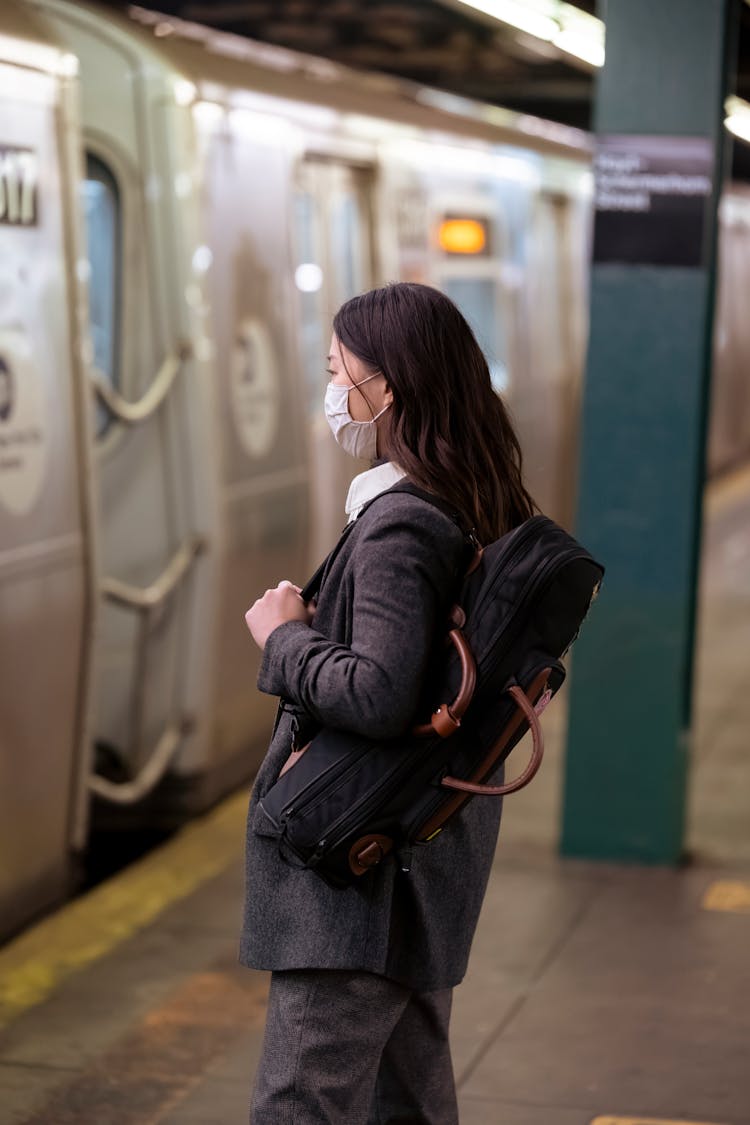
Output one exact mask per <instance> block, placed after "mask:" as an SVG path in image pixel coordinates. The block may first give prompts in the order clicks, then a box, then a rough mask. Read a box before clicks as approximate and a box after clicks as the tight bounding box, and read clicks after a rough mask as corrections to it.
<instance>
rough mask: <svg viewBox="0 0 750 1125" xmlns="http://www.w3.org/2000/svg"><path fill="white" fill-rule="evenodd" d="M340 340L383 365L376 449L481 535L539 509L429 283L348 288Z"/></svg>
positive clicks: (475, 367)
mask: <svg viewBox="0 0 750 1125" xmlns="http://www.w3.org/2000/svg"><path fill="white" fill-rule="evenodd" d="M333 330H334V332H335V334H336V336H337V338H338V340H339V342H340V343H341V344H343V345H344V347H346V348H348V350H349V351H350V352H353V354H354V355H356V356H357V358H358V359H360V360H361V361H362V362H363V363H364V364H365V366H366V367H367V368H368V369H370V371H371V372H376V371H382V372H383V374H384V375H385V377H386V380H387V382H388V385H389V386H390V388H391V390H392V391H393V405H392V406H391V407H390V409H389V410H387V411H386V412H385V414H383V416H382V417H381V419H380V421H379V423H378V440H379V448H380V452H381V454H382V455H383V456H386V457H389V458H390V459H391V460H392V461H394V462H395V463H396V464H397V465H399V466H400V467H401V468H402V469H403V470H404V472H405V473H406V475H407V477H408V478H409V479H410V480H412V481H413V482H414V484H416V485H417V486H419V487H420V488H424V489H426V490H427V491H428V492H434V493H436V494H437V495H438V496H441V497H443V499H445V500H446V501H448V503H450V504H452V505H453V506H454V507H455V508H456V510H457V511H458V512H459V513H460V514H461V516H462V517H463V518H464V519H465V520H466V521H467V522H468V524H469V525H470V526H471V527H473V528H474V529H475V531H476V534H477V537H478V538H479V540H480V542H482V543H489V542H491V541H492V540H493V539H496V538H498V537H499V536H500V535H502V534H504V532H506V531H509V530H510V529H511V528H513V527H516V526H517V525H518V524H519V523H522V522H523V520H525V519H528V518H529V517H530V516H532V515H533V514H534V512H535V511H536V510H538V509H537V507H536V504H535V503H534V500H533V499H532V497H531V496H530V495H529V493H528V492H527V491H526V489H525V487H524V484H523V479H522V471H521V470H522V456H521V447H520V445H519V443H518V438H517V437H516V433H515V430H514V428H513V424H512V422H511V420H510V417H509V415H508V411H507V410H506V407H505V406H504V404H503V402H502V400H501V399H500V397H499V396H498V395H497V394H496V392H495V391H494V389H493V387H492V383H491V381H490V372H489V368H488V366H487V360H486V359H485V358H484V355H483V354H482V351H481V349H480V347H479V345H478V343H477V341H476V339H475V338H474V333H473V332H472V330H471V328H470V327H469V325H468V324H467V323H466V320H465V319H464V317H463V316H462V315H461V313H460V312H459V310H458V309H457V308H456V306H455V305H454V304H453V302H452V301H451V300H450V299H449V298H448V297H446V296H445V294H444V293H441V292H440V291H439V290H437V289H432V288H431V287H430V286H428V285H417V284H415V283H412V282H397V283H394V284H391V285H386V286H384V287H383V288H382V289H372V290H370V292H369V293H363V294H361V296H358V297H353V298H352V299H351V300H350V301H347V302H346V304H344V305H342V306H341V308H340V309H339V311H338V312H337V313H336V316H335V317H334V320H333Z"/></svg>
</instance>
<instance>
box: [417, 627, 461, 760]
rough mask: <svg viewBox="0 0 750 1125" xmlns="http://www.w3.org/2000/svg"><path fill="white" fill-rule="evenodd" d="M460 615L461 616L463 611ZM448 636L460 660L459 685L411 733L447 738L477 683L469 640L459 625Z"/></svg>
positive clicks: (456, 723) (459, 720)
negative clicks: (429, 716) (426, 720)
mask: <svg viewBox="0 0 750 1125" xmlns="http://www.w3.org/2000/svg"><path fill="white" fill-rule="evenodd" d="M461 617H462V618H463V612H462V613H461ZM459 620H460V619H459ZM448 638H449V640H450V641H451V642H452V643H453V646H454V648H455V649H456V652H457V653H458V656H459V659H460V661H461V685H460V687H459V689H458V694H457V695H456V698H455V699H454V700H453V702H452V703H450V704H449V703H441V704H440V706H439V707H438V708H437V710H436V711H433V713H432V716H431V718H430V721H429V723H420V724H419V725H418V726H416V727H414V729H413V731H412V734H415V735H418V736H419V737H423V736H424V735H428V734H439V735H440V737H441V738H448V736H449V735H451V734H453V733H454V732H455V731H456V730H458V728H459V727H460V725H461V719H462V718H463V716H464V714H465V712H466V708H467V707H468V706H469V704H470V703H471V699H472V696H473V695H474V688H475V687H476V683H477V666H476V663H475V661H474V654H473V653H472V651H471V649H470V648H469V642H468V641H467V640H466V637H465V636H464V635H463V633H462V632H461V629H460V627H457V628H454V629H451V630H450V632H449V633H448Z"/></svg>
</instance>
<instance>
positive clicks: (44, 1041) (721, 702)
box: [0, 474, 750, 1125]
mask: <svg viewBox="0 0 750 1125" xmlns="http://www.w3.org/2000/svg"><path fill="white" fill-rule="evenodd" d="M705 541H706V545H707V550H706V557H705V561H704V567H703V575H702V587H701V615H700V633H699V652H698V677H697V708H696V727H695V768H694V773H693V785H692V795H691V808H690V835H689V847H690V849H691V852H692V854H693V856H694V862H693V863H692V864H691V865H690V866H686V867H685V868H683V869H681V870H677V871H673V870H667V869H658V868H657V869H644V868H637V867H617V866H610V865H594V864H586V863H581V862H571V861H563V860H560V859H559V858H557V856H556V854H555V845H556V834H557V817H558V807H559V784H560V775H561V768H562V733H563V730H564V705H562V704H556V706H555V707H554V708H551V709H550V710H549V711H548V712H547V714H546V715H545V723H544V725H545V730H546V733H547V740H548V746H549V755H548V760H547V761H546V762H545V765H544V767H543V769H542V771H541V773H540V775H539V777H538V778H537V780H536V781H535V784H534V785H533V786H532V787H530V788H529V789H528V790H527V791H525V792H523V793H520V794H517V795H515V797H514V798H511V799H509V800H508V801H507V802H506V810H505V814H504V824H503V828H502V831H501V841H500V846H499V848H498V853H497V856H496V860H495V865H494V868H493V872H492V877H491V879H490V884H489V889H488V893H487V898H486V901H485V906H484V910H483V913H482V917H481V920H480V925H479V930H478V933H477V938H476V941H475V946H474V951H473V955H472V961H471V966H470V970H469V974H468V976H467V979H466V980H465V982H464V983H463V984H462V985H461V987H460V988H459V989H458V990H457V993H456V1001H455V1007H454V1016H453V1023H452V1036H453V1048H454V1059H455V1067H456V1076H457V1081H458V1087H459V1099H460V1109H461V1121H462V1125H652V1123H654V1125H656V1123H658V1125H664V1123H671V1125H675V1123H679V1125H683V1123H688V1122H690V1123H700V1125H750V747H749V746H748V741H749V739H750V691H748V687H749V686H750V685H749V684H748V671H747V666H748V660H747V654H748V652H749V651H750V644H749V643H748V638H750V474H745V475H741V476H739V477H736V478H734V479H733V481H731V482H728V483H726V484H725V485H723V486H721V487H720V488H719V489H714V490H713V491H712V493H711V495H710V496H709V499H708V505H707V532H706V540H705ZM243 803H244V799H243V798H240V800H239V801H235V802H234V805H233V806H232V809H231V810H230V812H231V817H227V816H224V819H223V820H222V822H221V833H223V836H222V841H223V842H222V844H221V846H222V847H224V846H225V843H226V839H227V835H229V837H230V838H231V839H232V840H233V838H234V837H233V835H232V834H233V833H234V832H235V831H236V834H237V852H236V854H235V853H234V851H233V850H232V849H233V844H232V847H231V848H230V850H229V852H228V853H227V856H228V858H227V860H226V862H225V863H223V865H221V869H220V870H218V873H215V872H216V870H217V869H218V866H219V865H218V864H217V865H215V867H214V869H213V871H212V870H211V868H210V867H209V868H207V869H206V874H205V877H204V878H203V879H202V881H200V880H198V881H197V885H195V886H193V888H192V889H188V888H189V887H190V880H189V879H186V880H185V881H184V883H182V884H181V885H182V887H183V889H182V890H181V891H180V892H179V895H178V894H177V892H175V894H174V895H172V899H173V900H172V901H171V902H169V904H166V902H167V899H165V900H164V901H163V902H162V900H161V899H158V896H157V898H156V899H155V903H156V905H155V906H154V908H153V909H148V910H147V909H144V910H143V911H142V912H141V914H140V915H139V917H140V921H139V922H138V926H137V927H134V926H132V925H130V926H128V925H127V924H126V921H125V920H123V921H122V922H119V921H118V918H117V916H116V914H113V913H112V910H113V907H112V902H113V901H115V902H117V901H119V902H120V904H121V909H122V912H123V919H124V918H125V916H126V914H127V909H128V908H127V902H128V887H130V893H131V894H132V893H133V888H134V887H135V888H137V893H138V895H139V896H143V895H146V897H147V895H148V887H149V885H150V884H149V882H148V880H149V879H152V880H153V883H154V886H156V885H157V884H159V883H160V881H161V885H162V886H163V885H165V884H170V880H171V883H176V882H180V880H179V879H177V878H174V877H172V876H167V875H165V874H164V873H165V872H167V871H169V870H171V871H179V870H180V868H179V865H180V864H182V865H183V867H185V866H187V867H189V866H190V865H191V864H194V863H195V862H196V860H195V857H196V855H198V854H199V853H200V851H201V849H202V848H203V849H208V850H210V849H211V848H212V847H213V846H214V845H212V839H214V840H216V839H217V837H216V832H217V829H216V821H215V820H214V821H212V820H211V818H207V819H206V822H205V824H203V825H201V824H198V825H195V826H192V827H191V830H190V831H191V832H192V836H191V837H190V841H189V847H188V846H186V844H185V843H184V841H180V839H178V840H177V841H174V842H172V843H171V844H169V845H167V846H166V849H164V850H163V852H162V853H160V854H157V855H154V856H152V857H149V858H148V860H147V861H142V862H141V866H140V873H139V870H136V869H130V870H129V871H126V872H124V873H122V874H121V875H119V876H117V877H116V879H115V880H113V886H114V890H115V892H116V893H114V894H113V895H110V897H109V898H108V899H107V900H106V901H107V903H108V905H107V907H106V910H107V911H109V913H108V915H107V918H106V924H102V926H101V939H100V936H99V930H98V929H97V927H98V925H99V922H98V921H97V919H98V917H99V915H101V914H102V912H103V911H104V907H103V906H102V903H104V901H105V897H106V895H107V894H108V893H109V891H108V889H107V888H104V889H101V888H100V889H99V891H98V892H97V891H95V892H93V893H92V895H90V896H89V898H88V900H87V901H83V900H79V903H78V904H76V908H77V909H78V910H79V914H78V915H77V918H78V921H77V923H76V925H77V929H76V927H75V926H73V925H72V924H71V922H70V919H71V917H72V914H71V911H72V909H73V908H71V907H70V906H69V907H67V908H66V909H65V910H63V911H61V912H60V913H59V915H57V916H55V917H53V918H51V919H49V920H48V921H47V922H45V923H42V925H41V926H40V927H38V928H37V929H36V930H34V931H31V932H30V933H29V934H26V935H23V936H22V937H21V938H19V939H18V940H17V941H16V942H15V943H12V944H11V946H9V947H7V948H6V950H4V951H0V1022H1V1021H2V1018H3V1012H4V1013H5V1019H6V1022H7V1026H5V1028H4V1030H3V1031H2V1032H0V1125H73V1123H75V1125H178V1123H179V1125H235V1123H236V1125H239V1123H241V1122H245V1121H246V1120H247V1101H248V1094H249V1089H250V1085H251V1082H252V1077H253V1073H254V1070H255V1066H256V1063H257V1058H258V1054H259V1050H260V1045H261V1040H262V1027H263V1019H264V1005H265V996H266V991H267V978H266V976H265V974H262V973H252V972H249V971H247V970H244V969H241V968H239V966H237V964H236V944H237V931H238V925H239V912H240V905H241V896H242V864H241V859H240V848H241V811H242V804H243ZM235 822H236V827H235ZM212 825H213V827H212ZM212 833H213V836H212ZM216 846H217V847H218V845H216ZM180 849H182V850H180ZM144 863H145V866H144ZM168 864H171V865H172V866H171V867H169V866H168ZM175 864H176V865H177V867H175V866H174V865H175ZM160 865H161V867H160ZM138 880H140V882H139V881H138ZM193 882H194V883H196V880H193ZM144 888H145V889H144ZM167 898H169V896H167ZM77 934H79V935H84V937H85V941H84V938H83V937H81V938H79V937H77V936H76V935H77ZM66 943H67V945H66ZM76 943H78V944H76ZM84 944H86V948H87V950H88V951H87V952H85V954H84V952H82V950H83V945H84ZM24 990H25V991H24ZM24 996H26V997H27V999H24ZM28 997H32V998H34V999H35V1000H36V1002H35V1003H33V1004H32V1003H31V1000H30V999H28ZM24 1009H25V1010H24Z"/></svg>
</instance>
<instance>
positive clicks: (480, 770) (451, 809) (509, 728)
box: [416, 668, 550, 841]
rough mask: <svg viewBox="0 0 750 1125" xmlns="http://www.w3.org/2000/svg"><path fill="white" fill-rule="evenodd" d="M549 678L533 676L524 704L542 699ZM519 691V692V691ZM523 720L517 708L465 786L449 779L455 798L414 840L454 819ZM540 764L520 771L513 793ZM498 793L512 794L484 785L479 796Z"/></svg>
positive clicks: (545, 672) (546, 672)
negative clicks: (499, 791)
mask: <svg viewBox="0 0 750 1125" xmlns="http://www.w3.org/2000/svg"><path fill="white" fill-rule="evenodd" d="M549 674H550V670H549V668H545V669H543V671H541V672H540V673H539V674H538V675H537V676H535V677H534V680H533V682H532V683H531V684H529V686H528V688H527V690H526V693H525V698H526V700H527V702H529V703H530V701H531V700H534V701H536V702H538V701H539V699H540V698H541V697H542V695H543V693H544V691H545V689H546V686H547V678H548V676H549ZM519 691H520V688H519ZM521 694H524V693H521ZM516 702H518V700H516ZM532 710H533V708H532ZM525 718H526V713H525V711H524V710H522V709H521V707H520V706H519V707H518V708H517V709H516V711H515V712H514V714H513V715H512V717H511V718H510V719H509V720H508V722H507V723H506V724H505V726H504V727H503V730H502V731H501V733H500V736H499V738H498V739H497V741H496V742H495V743H493V745H492V746H491V748H490V749H489V750H488V752H487V753H486V754H485V756H484V758H483V759H482V761H481V762H480V763H479V765H478V766H477V768H476V770H475V771H474V773H473V774H472V775H471V777H470V778H469V779H468V782H461V781H460V779H459V778H453V779H451V780H453V781H456V782H459V784H458V785H452V786H448V788H453V789H455V790H457V792H456V793H455V795H454V796H453V797H448V796H446V800H445V803H444V804H443V805H441V807H440V808H439V809H438V810H437V812H435V813H434V814H433V815H432V816H431V817H430V819H429V820H428V821H426V822H425V823H424V824H423V825H422V827H421V828H420V829H419V831H418V832H417V835H416V839H417V840H421V841H425V840H429V839H430V838H431V837H432V836H434V835H436V834H437V833H438V832H439V831H440V830H441V829H442V827H443V825H444V824H446V822H447V821H448V820H450V818H451V817H452V816H454V815H455V814H456V813H457V812H458V811H459V809H461V808H462V807H463V805H464V804H465V803H466V801H468V800H469V797H470V796H472V794H473V793H474V790H473V789H471V788H469V786H470V785H474V784H478V783H480V782H481V781H482V780H483V778H485V777H487V776H488V775H489V774H490V773H492V771H493V769H494V768H495V766H496V765H497V763H498V761H499V760H500V758H501V756H502V754H503V751H504V750H505V747H506V746H507V745H508V743H509V742H510V741H511V739H512V738H513V736H514V735H515V734H516V733H517V731H518V729H519V727H520V726H521V724H522V723H523V721H524V719H525ZM534 718H535V719H536V713H534ZM538 726H539V724H538V722H537V728H538ZM532 730H533V728H532ZM540 733H541V731H540ZM542 752H543V744H542ZM533 760H534V759H533V755H532V762H533ZM540 763H541V756H539V758H538V761H537V762H536V765H535V768H534V772H533V773H529V770H528V769H526V770H524V772H523V773H522V774H521V775H520V777H519V778H517V779H516V780H515V781H513V782H509V783H508V784H509V786H512V787H513V788H515V789H520V788H521V786H522V785H527V784H528V783H529V781H531V778H532V777H533V776H534V773H536V770H537V769H538V768H539V764H540ZM530 764H531V763H530ZM444 780H447V779H444ZM459 786H460V788H459ZM498 789H500V790H504V791H507V792H512V789H506V787H505V786H500V785H497V786H490V785H487V786H484V788H483V789H482V793H484V794H485V795H489V794H488V793H487V790H494V791H495V792H493V793H492V794H491V795H492V796H498V795H500V794H498V793H497V792H496V791H497V790H498Z"/></svg>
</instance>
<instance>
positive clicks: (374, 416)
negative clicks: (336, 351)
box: [341, 352, 390, 426]
mask: <svg viewBox="0 0 750 1125" xmlns="http://www.w3.org/2000/svg"><path fill="white" fill-rule="evenodd" d="M341 364H342V366H343V368H344V371H345V372H346V377H347V379H348V380H349V382H350V384H351V386H350V387H349V393H351V392H352V391H353V390H354V389H355V388H356V389H357V390H359V388H360V387H363V386H364V385H365V383H369V382H370V380H371V379H377V377H378V375H382V376H383V378H385V372H384V371H382V370H381V369H380V368H378V370H377V371H373V373H372V375H368V376H367V378H366V379H362V380H361V381H360V382H359V383H355V382H354V380H353V379H352V377H351V375H350V373H349V368H348V367H347V366H346V360H345V359H344V354H343V352H342V353H341ZM386 382H388V380H387V379H386ZM359 393H360V394H361V395H362V398H363V399H364V400H365V402H366V403H367V409H368V410H369V411H370V414H371V415H372V417H371V418H369V419H368V420H367V421H365V422H355V423H354V424H355V425H357V426H369V424H370V422H377V420H378V418H379V417H380V415H381V414H384V413H385V411H386V410H387V409H388V406H390V403H388V405H386V406H384V407H383V409H382V410H379V411H378V413H377V414H376V413H375V411H374V409H373V405H372V403H371V402H370V400H369V398H368V397H367V395H366V394H365V393H364V391H360V392H359ZM346 410H347V413H348V415H349V417H350V418H351V417H352V412H351V410H350V409H349V395H347V398H346ZM352 421H353V422H354V419H353V418H352Z"/></svg>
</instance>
